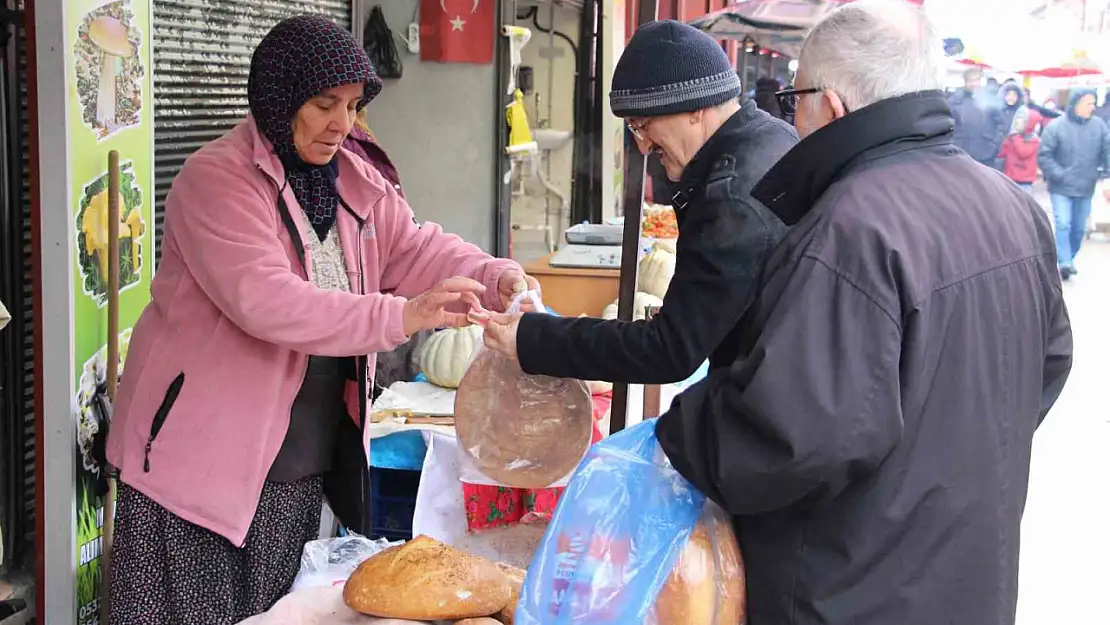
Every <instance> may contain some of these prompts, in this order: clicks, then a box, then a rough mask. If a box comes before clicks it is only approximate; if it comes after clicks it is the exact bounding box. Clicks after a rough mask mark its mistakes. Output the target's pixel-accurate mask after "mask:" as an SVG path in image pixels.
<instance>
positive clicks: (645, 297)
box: [601, 291, 663, 321]
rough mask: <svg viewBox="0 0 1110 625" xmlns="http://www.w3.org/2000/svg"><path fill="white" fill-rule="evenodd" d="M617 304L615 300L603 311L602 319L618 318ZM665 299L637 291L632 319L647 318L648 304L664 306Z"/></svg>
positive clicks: (633, 302)
mask: <svg viewBox="0 0 1110 625" xmlns="http://www.w3.org/2000/svg"><path fill="white" fill-rule="evenodd" d="M617 305H618V302H616V301H614V302H613V303H612V304H609V305H608V306H606V307H605V310H602V311H601V318H602V319H616V318H617ZM662 305H663V300H662V299H660V298H658V297H656V296H654V295H652V294H651V293H644V292H643V291H637V292H636V298H635V299H633V300H632V319H633V320H634V321H639V320H641V319H646V318H647V309H648V306H662Z"/></svg>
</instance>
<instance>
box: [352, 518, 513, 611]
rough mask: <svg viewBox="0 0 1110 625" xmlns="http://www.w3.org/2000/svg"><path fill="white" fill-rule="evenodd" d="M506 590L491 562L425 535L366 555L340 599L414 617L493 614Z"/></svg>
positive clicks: (360, 607) (358, 607)
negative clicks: (370, 555) (368, 556)
mask: <svg viewBox="0 0 1110 625" xmlns="http://www.w3.org/2000/svg"><path fill="white" fill-rule="evenodd" d="M510 594H511V589H510V585H509V581H508V579H507V578H506V577H505V574H504V572H502V570H501V569H500V568H499V567H498V566H497V564H495V563H494V562H492V561H490V560H486V559H485V558H479V557H478V556H474V555H470V554H468V553H466V552H464V551H459V550H458V549H455V548H453V547H450V546H448V545H445V544H443V543H441V542H439V541H437V540H435V539H432V538H429V537H427V536H418V537H416V538H414V539H413V540H411V541H409V542H407V543H405V544H403V545H398V546H396V547H391V548H389V549H386V550H384V551H382V552H381V553H378V554H377V555H374V556H372V557H371V558H369V559H367V560H366V561H365V562H363V563H362V564H360V565H359V567H358V568H357V569H355V572H354V574H352V575H351V578H350V579H348V580H347V584H346V586H345V587H344V588H343V600H344V601H345V602H346V603H347V605H348V606H350V607H351V608H352V609H353V610H356V611H358V612H361V613H362V614H367V615H370V616H378V617H385V618H399V619H411V620H414V621H437V620H460V619H466V618H473V617H479V616H489V615H491V614H497V613H498V612H500V611H501V609H502V608H504V607H505V605H506V604H507V603H508V602H509V597H510Z"/></svg>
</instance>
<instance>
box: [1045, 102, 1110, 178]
mask: <svg viewBox="0 0 1110 625" xmlns="http://www.w3.org/2000/svg"><path fill="white" fill-rule="evenodd" d="M1087 93H1092V94H1093V93H1094V92H1083V91H1080V92H1078V93H1076V94H1075V95H1073V96H1072V98H1071V102H1070V103H1069V104H1068V114H1067V115H1063V116H1061V117H1059V118H1057V119H1056V120H1054V121H1053V122H1052V123H1050V124H1049V125H1048V127H1047V128H1045V129H1044V132H1043V133H1041V147H1040V150H1039V151H1038V152H1037V164H1038V165H1039V166H1040V168H1041V172H1042V173H1043V174H1044V178H1045V181H1047V182H1048V191H1049V193H1058V194H1060V195H1066V196H1068V197H1091V196H1092V195H1093V194H1094V192H1095V185H1096V183H1097V182H1098V180H1099V178H1101V177H1105V176H1106V175H1107V174H1108V172H1110V130H1108V129H1107V126H1106V123H1105V122H1103V121H1102V120H1101V119H1099V118H1098V117H1091V118H1090V119H1082V118H1080V117H1079V116H1077V115H1076V114H1075V105H1076V104H1078V102H1079V98H1080V97H1082V96H1084V95H1086V94H1087Z"/></svg>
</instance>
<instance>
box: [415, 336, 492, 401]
mask: <svg viewBox="0 0 1110 625" xmlns="http://www.w3.org/2000/svg"><path fill="white" fill-rule="evenodd" d="M481 344H482V326H479V325H471V326H467V327H465V328H447V329H445V330H440V331H438V332H436V333H434V334H432V336H430V337H428V340H427V341H426V342H425V343H424V345H423V346H422V347H421V348H420V353H419V354H418V355H417V363H418V364H419V365H420V370H421V371H423V372H424V376H425V377H427V378H428V381H429V382H431V383H432V384H435V385H436V386H442V387H444V388H458V387H459V382H460V381H462V377H463V374H464V373H466V368H467V367H468V366H470V359H471V358H472V357H473V356H474V350H475V349H477V348H478V346H479V345H481Z"/></svg>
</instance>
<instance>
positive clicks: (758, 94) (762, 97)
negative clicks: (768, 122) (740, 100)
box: [753, 76, 789, 121]
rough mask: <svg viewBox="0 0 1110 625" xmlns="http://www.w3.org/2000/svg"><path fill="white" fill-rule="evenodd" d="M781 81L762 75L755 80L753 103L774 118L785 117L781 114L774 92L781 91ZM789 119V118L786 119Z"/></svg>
mask: <svg viewBox="0 0 1110 625" xmlns="http://www.w3.org/2000/svg"><path fill="white" fill-rule="evenodd" d="M782 87H783V85H782V83H781V82H779V79H778V78H771V77H770V76H764V77H763V78H760V79H759V80H757V81H755V98H753V99H754V100H755V105H756V106H758V107H759V108H760V109H761V110H764V111H767V114H768V115H770V116H771V117H774V118H776V119H786V115H784V114H783V112H782V108H781V107H780V106H779V101H778V100H777V99H776V98H775V94H776V93H778V92H779V91H782ZM787 121H789V120H787Z"/></svg>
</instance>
